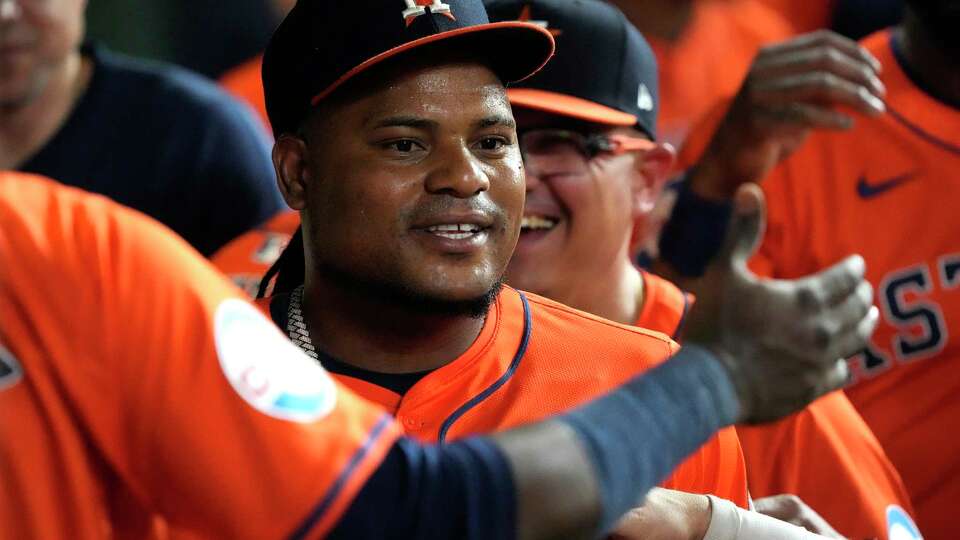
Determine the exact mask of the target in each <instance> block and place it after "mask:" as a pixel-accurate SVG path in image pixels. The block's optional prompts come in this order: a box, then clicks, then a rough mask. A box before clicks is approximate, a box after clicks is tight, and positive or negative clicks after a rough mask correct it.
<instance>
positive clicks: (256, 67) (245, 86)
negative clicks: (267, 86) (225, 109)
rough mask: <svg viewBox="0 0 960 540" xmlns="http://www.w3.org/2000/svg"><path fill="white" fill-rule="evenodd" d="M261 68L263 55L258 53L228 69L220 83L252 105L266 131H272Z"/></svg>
mask: <svg viewBox="0 0 960 540" xmlns="http://www.w3.org/2000/svg"><path fill="white" fill-rule="evenodd" d="M262 69H263V55H260V56H258V57H256V58H252V59H250V60H249V61H247V62H246V63H244V64H241V65H239V66H237V67H235V68H233V69H231V70H230V71H228V72H227V73H226V74H224V75H223V77H221V78H220V85H221V86H223V88H224V89H225V90H226V91H227V92H230V93H231V94H233V95H234V96H236V97H237V98H239V99H240V100H241V101H244V102H245V103H247V104H249V105H250V106H251V107H253V110H254V111H255V112H256V113H257V116H258V117H259V118H260V120H261V121H262V122H263V126H264V127H265V128H266V129H267V132H268V133H273V130H272V129H271V128H270V119H269V118H268V117H267V103H266V98H265V97H264V95H263V79H262V77H261V75H260V72H261V70H262Z"/></svg>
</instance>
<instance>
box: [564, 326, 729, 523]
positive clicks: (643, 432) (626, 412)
mask: <svg viewBox="0 0 960 540" xmlns="http://www.w3.org/2000/svg"><path fill="white" fill-rule="evenodd" d="M739 409H740V403H739V400H738V398H737V395H736V393H735V391H734V388H733V383H732V382H731V381H730V377H729V375H727V372H726V370H725V369H724V368H723V367H722V366H721V365H720V362H718V361H717V360H716V359H715V357H714V356H713V355H712V354H711V353H710V352H709V351H707V350H706V349H702V348H699V347H695V346H690V345H687V346H684V347H683V348H682V349H681V350H680V352H678V353H677V354H675V355H674V356H673V357H672V358H671V359H670V360H668V361H667V362H665V363H664V364H662V365H661V366H659V367H657V368H656V369H654V370H652V371H650V372H648V373H647V374H645V375H641V376H640V377H637V378H635V379H633V380H632V381H631V382H629V383H627V384H626V385H624V386H622V387H621V388H620V389H619V390H617V391H616V392H614V393H612V394H610V395H608V396H604V397H602V398H600V399H597V400H594V401H593V402H591V403H589V404H587V405H586V406H585V407H582V408H580V409H578V410H575V411H573V412H572V413H570V414H568V415H565V416H562V417H560V420H561V421H564V422H567V423H568V424H570V425H571V426H572V427H573V428H574V430H576V431H577V433H578V434H579V435H580V438H581V440H583V441H584V443H585V445H586V448H587V450H588V453H589V454H590V457H591V459H592V461H593V464H594V467H595V469H596V474H597V480H598V482H597V483H598V485H599V486H600V493H601V496H602V497H603V501H602V503H603V517H602V519H601V523H600V528H599V531H598V532H601V533H602V532H606V531H607V530H609V528H610V527H612V526H613V525H615V524H616V522H617V521H618V520H619V518H620V517H621V516H622V515H623V514H624V513H626V512H627V511H628V510H630V509H631V508H634V507H636V506H637V505H638V504H639V503H640V502H641V501H642V500H643V497H644V496H645V495H646V493H647V491H649V490H650V488H652V487H653V486H654V485H655V484H657V483H659V482H660V481H661V480H662V479H663V478H665V477H666V476H667V475H669V474H670V472H671V471H673V469H675V468H676V466H677V465H679V464H680V462H682V461H683V460H684V459H685V458H686V457H687V456H689V455H690V454H691V453H693V452H694V451H695V450H696V449H697V448H700V447H701V446H703V444H704V443H705V442H706V441H707V439H709V438H710V437H711V436H712V435H713V434H714V433H715V432H716V431H717V430H719V429H720V428H722V427H725V426H729V425H731V424H733V423H735V422H736V420H737V417H738V415H739Z"/></svg>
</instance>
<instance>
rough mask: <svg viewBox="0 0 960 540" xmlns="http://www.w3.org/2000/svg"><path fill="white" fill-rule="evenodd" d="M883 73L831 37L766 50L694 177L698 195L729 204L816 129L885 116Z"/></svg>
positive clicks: (809, 37)
mask: <svg viewBox="0 0 960 540" xmlns="http://www.w3.org/2000/svg"><path fill="white" fill-rule="evenodd" d="M880 69H881V67H880V63H879V61H878V60H877V59H876V58H874V57H873V56H872V55H871V54H870V53H869V52H867V51H866V50H865V49H864V48H862V47H860V46H859V45H858V44H857V43H855V42H853V41H851V40H849V39H847V38H845V37H842V36H840V35H837V34H834V33H832V32H829V31H818V32H814V33H811V34H806V35H803V36H799V37H797V38H794V39H791V40H789V41H786V42H783V43H779V44H776V45H772V46H769V47H765V48H764V49H762V50H761V51H760V53H759V54H758V55H757V57H756V59H755V60H754V62H753V64H752V66H751V68H750V71H749V73H748V74H747V77H746V79H745V80H744V83H743V86H742V87H741V88H740V91H739V93H738V94H737V96H736V97H735V98H734V100H733V103H732V105H731V106H730V109H729V111H728V112H727V115H726V116H725V117H724V119H723V121H722V122H721V124H720V126H719V128H718V129H717V132H716V133H715V134H714V136H713V139H712V140H711V142H710V144H709V146H708V147H707V150H706V152H705V153H704V155H703V157H702V159H701V160H700V161H699V162H698V164H697V165H696V167H695V168H694V170H693V171H692V172H691V174H690V177H689V181H690V186H691V188H692V189H693V190H694V192H695V193H697V194H698V195H701V196H703V197H707V198H712V199H728V198H730V197H731V196H733V194H734V193H735V192H736V190H737V188H738V187H739V186H740V185H742V184H744V183H746V182H759V181H760V180H762V179H763V178H764V176H766V174H767V173H768V172H769V171H770V170H771V169H772V168H773V167H774V166H776V165H777V164H778V163H779V162H780V161H782V160H783V159H785V158H786V157H787V156H789V155H790V154H791V153H792V152H793V151H794V150H796V149H797V148H798V147H799V146H800V145H801V144H802V143H803V141H804V140H805V139H806V137H807V135H808V134H809V133H810V131H811V130H813V129H829V130H847V129H850V128H851V127H853V122H854V120H853V117H852V116H851V114H850V113H851V112H856V113H861V114H864V115H868V116H876V115H879V114H882V113H884V112H885V110H886V107H885V105H884V102H883V98H884V96H885V94H886V89H885V88H884V86H883V83H882V82H880V79H879V78H878V76H877V75H878V74H879V72H880Z"/></svg>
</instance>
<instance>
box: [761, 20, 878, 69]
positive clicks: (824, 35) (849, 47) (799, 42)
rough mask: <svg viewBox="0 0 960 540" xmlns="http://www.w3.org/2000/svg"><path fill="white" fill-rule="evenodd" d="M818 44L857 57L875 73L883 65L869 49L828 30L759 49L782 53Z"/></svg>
mask: <svg viewBox="0 0 960 540" xmlns="http://www.w3.org/2000/svg"><path fill="white" fill-rule="evenodd" d="M820 46H830V47H834V48H837V49H839V50H841V51H843V52H844V53H846V54H847V55H849V56H852V57H854V58H859V59H861V60H862V61H864V62H866V63H868V64H869V65H870V66H871V67H872V68H873V70H874V71H875V72H877V73H879V72H880V71H881V70H882V69H883V65H882V64H881V63H880V61H879V60H877V58H876V57H875V56H874V55H873V54H871V53H870V51H868V50H867V49H865V48H863V47H861V46H860V45H859V44H858V43H857V42H855V41H853V40H851V39H849V38H847V37H844V36H841V35H840V34H837V33H836V32H831V31H829V30H818V31H816V32H811V33H809V34H804V35H802V36H797V37H795V38H793V39H790V40H788V41H784V42H781V43H777V44H774V45H768V46H766V47H764V48H763V49H761V55H774V54H782V53H785V52H789V51H797V50H802V49H810V48H814V47H820Z"/></svg>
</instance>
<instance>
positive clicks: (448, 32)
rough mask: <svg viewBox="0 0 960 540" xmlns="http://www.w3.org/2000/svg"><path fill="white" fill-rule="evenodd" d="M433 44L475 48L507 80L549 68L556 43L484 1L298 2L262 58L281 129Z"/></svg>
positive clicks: (271, 112) (270, 104)
mask: <svg viewBox="0 0 960 540" xmlns="http://www.w3.org/2000/svg"><path fill="white" fill-rule="evenodd" d="M428 46H436V47H442V48H443V50H451V49H453V50H459V48H461V47H462V48H463V49H464V50H468V51H471V54H473V53H474V52H475V53H476V54H477V59H478V60H479V61H482V62H484V63H486V64H487V65H489V66H490V68H491V69H493V71H494V72H495V73H496V74H497V75H498V76H499V77H500V78H501V80H502V81H503V82H504V84H507V83H511V82H516V81H519V80H521V79H524V78H526V77H529V76H530V75H532V74H533V73H535V72H536V71H537V70H539V69H540V68H541V67H543V65H544V64H545V63H546V62H547V60H549V59H550V57H551V55H552V54H553V50H554V41H553V36H551V35H550V33H549V32H548V31H547V30H545V29H543V28H540V27H538V26H537V25H534V24H530V23H523V22H518V21H510V22H501V23H490V21H489V19H488V18H487V12H486V10H484V7H483V2H482V1H481V0H298V2H297V4H296V5H295V6H294V7H293V10H291V11H290V13H289V14H288V15H287V17H286V18H285V19H284V20H283V22H282V23H281V24H280V26H279V28H277V31H276V32H275V33H274V34H273V37H272V38H271V39H270V43H269V44H268V46H267V50H266V52H265V53H264V58H263V87H264V91H265V94H266V105H267V114H268V116H269V117H270V123H271V124H272V125H273V129H274V133H275V134H276V135H280V134H281V133H284V132H289V131H293V130H295V129H296V128H297V127H298V126H299V124H300V122H301V121H302V120H303V118H304V117H305V116H306V114H307V112H308V111H309V110H310V108H311V107H312V106H314V105H316V104H317V103H319V102H320V101H321V100H322V99H323V98H325V97H327V96H329V95H330V94H331V93H332V92H333V91H334V90H336V89H337V88H339V87H340V86H341V85H343V84H344V83H346V82H347V81H349V80H350V79H352V78H354V77H356V76H357V75H359V74H360V73H363V72H365V71H367V70H369V69H370V68H371V67H373V66H376V65H378V64H380V63H382V62H384V61H386V60H388V59H392V58H397V57H399V56H400V55H408V54H416V53H415V52H414V51H418V52H422V50H423V48H424V47H428Z"/></svg>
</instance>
